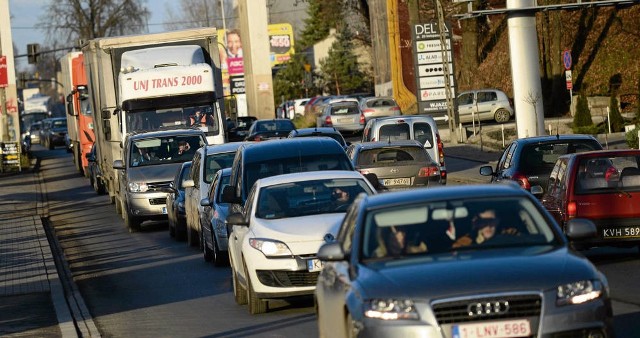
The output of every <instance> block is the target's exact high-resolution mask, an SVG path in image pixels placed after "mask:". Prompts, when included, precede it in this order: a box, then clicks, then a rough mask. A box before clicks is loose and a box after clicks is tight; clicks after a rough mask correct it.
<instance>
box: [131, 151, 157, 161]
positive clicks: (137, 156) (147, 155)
mask: <svg viewBox="0 0 640 338" xmlns="http://www.w3.org/2000/svg"><path fill="white" fill-rule="evenodd" d="M131 157H132V163H133V165H138V164H140V163H145V162H151V161H155V160H157V159H158V157H157V156H156V155H155V154H154V153H153V152H151V151H149V149H147V148H138V151H137V152H134V153H133V154H132V155H131Z"/></svg>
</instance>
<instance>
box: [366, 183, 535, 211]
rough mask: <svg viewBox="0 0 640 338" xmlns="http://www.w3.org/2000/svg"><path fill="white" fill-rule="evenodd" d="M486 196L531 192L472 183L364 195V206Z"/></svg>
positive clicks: (383, 205) (502, 185) (525, 195)
mask: <svg viewBox="0 0 640 338" xmlns="http://www.w3.org/2000/svg"><path fill="white" fill-rule="evenodd" d="M487 196H491V197H526V198H531V194H530V193H529V192H528V191H526V190H524V189H522V188H520V187H519V186H517V185H516V184H515V183H514V184H510V183H505V184H474V185H456V186H436V187H433V188H432V187H429V188H428V189H409V190H401V191H392V192H385V193H384V194H378V195H372V196H368V197H366V206H367V208H369V209H375V208H381V207H389V206H394V205H407V204H413V203H416V202H418V203H420V202H437V201H447V200H455V199H464V198H469V199H476V198H487Z"/></svg>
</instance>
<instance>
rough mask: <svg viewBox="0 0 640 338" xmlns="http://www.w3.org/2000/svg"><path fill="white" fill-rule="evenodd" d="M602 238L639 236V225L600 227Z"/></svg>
mask: <svg viewBox="0 0 640 338" xmlns="http://www.w3.org/2000/svg"><path fill="white" fill-rule="evenodd" d="M602 237H603V238H640V226H637V227H612V228H604V229H602Z"/></svg>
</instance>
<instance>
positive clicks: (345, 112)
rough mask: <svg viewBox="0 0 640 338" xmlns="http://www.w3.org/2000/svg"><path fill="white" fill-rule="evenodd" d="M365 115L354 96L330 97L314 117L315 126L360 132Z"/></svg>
mask: <svg viewBox="0 0 640 338" xmlns="http://www.w3.org/2000/svg"><path fill="white" fill-rule="evenodd" d="M364 125H365V117H364V114H363V113H362V110H360V106H359V105H358V100H357V99H355V98H337V99H335V98H334V99H331V100H329V101H328V102H327V104H326V105H325V106H324V108H323V109H322V112H321V113H320V115H318V117H317V118H316V126H317V127H333V128H336V129H337V130H339V131H340V132H342V133H344V132H350V133H360V132H362V130H363V129H364Z"/></svg>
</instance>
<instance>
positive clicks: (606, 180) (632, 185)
mask: <svg viewBox="0 0 640 338" xmlns="http://www.w3.org/2000/svg"><path fill="white" fill-rule="evenodd" d="M638 163H640V156H631V155H622V154H621V155H611V156H602V157H595V158H594V157H589V158H582V159H580V161H579V162H578V175H577V178H576V188H575V192H576V194H578V195H579V194H589V193H594V192H596V191H597V192H599V193H600V192H606V191H610V192H615V193H619V191H620V190H621V189H622V190H624V191H626V192H629V191H640V168H639V167H638Z"/></svg>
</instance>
